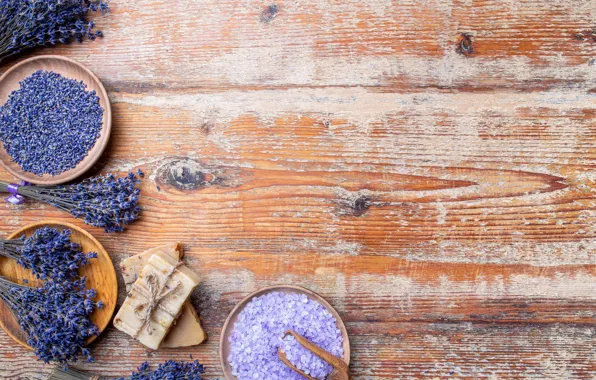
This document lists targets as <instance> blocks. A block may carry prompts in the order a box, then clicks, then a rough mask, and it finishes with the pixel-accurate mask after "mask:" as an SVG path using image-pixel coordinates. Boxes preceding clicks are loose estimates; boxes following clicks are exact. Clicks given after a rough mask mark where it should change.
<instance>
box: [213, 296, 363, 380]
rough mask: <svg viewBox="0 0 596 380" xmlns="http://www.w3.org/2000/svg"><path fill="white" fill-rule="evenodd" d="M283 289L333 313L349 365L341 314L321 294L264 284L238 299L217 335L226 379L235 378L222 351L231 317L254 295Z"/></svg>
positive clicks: (346, 331)
mask: <svg viewBox="0 0 596 380" xmlns="http://www.w3.org/2000/svg"><path fill="white" fill-rule="evenodd" d="M284 290H292V291H295V292H298V293H302V294H306V296H307V297H309V298H311V299H314V300H316V301H317V302H319V303H320V304H321V305H323V306H324V307H325V308H326V309H327V310H328V311H329V312H330V313H331V315H333V316H334V317H335V319H336V320H337V327H338V328H339V331H341V334H342V337H343V339H344V342H343V348H344V357H343V360H344V361H345V362H346V364H348V365H350V356H351V350H350V337H349V335H348V330H347V329H346V326H345V324H344V321H343V320H342V319H341V316H340V315H339V313H338V312H337V310H335V308H334V307H333V306H332V305H331V304H330V303H329V302H327V300H326V299H325V298H323V297H322V296H321V295H319V294H318V293H316V292H314V291H312V290H310V289H307V288H305V287H302V286H298V285H271V286H266V287H264V288H261V289H259V290H257V291H254V292H252V293H250V294H249V295H247V296H246V297H244V298H243V299H242V300H240V302H238V303H237V304H236V306H234V308H233V309H232V311H231V312H230V314H229V315H228V317H227V318H226V321H225V323H224V325H223V328H222V330H221V334H220V337H219V361H220V365H221V369H222V371H223V373H224V376H225V378H226V379H227V380H235V379H236V377H235V376H233V375H232V374H231V373H228V371H226V363H228V360H227V358H225V357H224V352H223V350H224V342H225V340H226V339H227V338H228V336H226V335H227V334H226V332H227V331H228V329H229V328H230V326H229V325H230V323H231V322H232V319H234V317H236V316H238V315H239V314H240V312H241V311H242V309H244V307H245V306H246V305H247V304H248V302H249V301H250V300H252V299H253V298H254V297H257V296H261V295H264V294H266V293H270V292H273V291H284Z"/></svg>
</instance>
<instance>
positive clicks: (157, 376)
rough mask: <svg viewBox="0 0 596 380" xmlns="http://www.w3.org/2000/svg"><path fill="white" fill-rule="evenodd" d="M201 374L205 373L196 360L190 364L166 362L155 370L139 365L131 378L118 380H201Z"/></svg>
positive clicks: (147, 364)
mask: <svg viewBox="0 0 596 380" xmlns="http://www.w3.org/2000/svg"><path fill="white" fill-rule="evenodd" d="M203 373H205V369H204V367H203V365H202V364H200V363H199V361H198V360H195V361H192V362H184V361H174V360H168V361H167V362H165V363H163V364H160V365H159V366H158V367H157V369H155V370H150V369H149V363H147V362H145V363H143V364H141V366H140V367H139V368H138V369H137V372H133V373H132V376H131V377H128V378H126V379H125V378H120V379H119V380H167V379H172V380H175V379H186V380H201V374H203Z"/></svg>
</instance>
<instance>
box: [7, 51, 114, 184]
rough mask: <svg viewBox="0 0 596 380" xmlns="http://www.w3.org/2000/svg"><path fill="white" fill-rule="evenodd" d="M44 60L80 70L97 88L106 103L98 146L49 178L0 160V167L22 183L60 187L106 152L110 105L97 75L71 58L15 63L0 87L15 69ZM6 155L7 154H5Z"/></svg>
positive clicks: (58, 56)
mask: <svg viewBox="0 0 596 380" xmlns="http://www.w3.org/2000/svg"><path fill="white" fill-rule="evenodd" d="M44 59H47V60H59V61H64V62H67V63H69V64H71V65H74V66H77V67H79V68H81V69H82V70H83V71H85V72H86V73H87V74H88V75H89V77H90V78H91V79H92V80H93V81H94V82H95V84H96V86H97V87H98V91H97V93H98V94H97V95H98V96H99V97H100V99H101V98H103V99H105V103H106V104H105V107H104V109H103V112H104V117H103V118H102V126H101V131H100V137H98V138H97V141H96V144H97V143H99V145H97V147H96V146H95V145H93V147H92V148H91V150H89V152H88V156H86V157H85V158H83V160H81V162H79V163H78V164H77V166H75V167H74V168H72V169H70V170H68V171H66V172H64V173H60V174H58V175H56V176H50V175H47V174H46V175H43V176H38V175H36V174H33V173H30V172H27V171H24V170H22V169H20V168H19V169H18V170H17V169H14V168H12V167H11V165H10V164H9V163H7V162H4V160H2V159H0V165H1V166H2V167H3V168H4V169H6V170H7V171H8V172H9V173H10V174H12V175H14V176H15V177H17V178H19V179H21V180H23V181H27V182H31V183H34V184H36V185H45V186H51V185H60V184H63V183H66V182H70V181H72V180H74V179H75V178H77V177H79V176H81V175H83V174H84V173H86V172H87V171H88V170H89V169H91V168H92V167H93V165H95V164H96V163H97V161H98V160H99V159H100V158H101V156H102V155H103V153H104V151H105V150H106V148H107V146H108V142H109V141H110V135H111V134H112V105H111V104H110V98H109V97H108V92H107V91H106V89H105V87H104V85H103V83H102V82H101V81H100V80H99V78H98V77H97V75H95V74H94V73H93V72H92V71H91V70H90V69H89V68H88V67H87V66H85V65H83V64H82V63H80V62H78V61H75V60H74V59H72V58H68V57H65V56H62V55H52V54H46V55H38V56H35V57H31V58H28V59H25V60H23V61H21V62H19V63H17V64H16V65H14V66H12V67H10V68H9V69H8V70H7V71H6V72H5V73H4V74H2V76H0V86H2V82H3V81H4V80H5V79H6V78H7V77H8V76H9V75H11V74H12V73H13V72H14V71H16V70H17V69H19V68H21V67H23V66H25V65H29V64H31V62H35V61H39V60H44ZM69 79H76V78H69ZM104 118H105V122H103V119H104ZM102 134H105V138H102V136H101V135H102ZM0 149H1V150H4V145H3V144H2V141H0ZM93 150H95V151H94V152H93V156H89V155H90V153H91V151H93ZM4 151H5V150H4ZM7 155H8V153H7ZM86 158H88V160H86ZM83 163H84V164H83Z"/></svg>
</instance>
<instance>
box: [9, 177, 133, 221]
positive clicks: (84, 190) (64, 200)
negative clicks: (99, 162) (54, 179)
mask: <svg viewBox="0 0 596 380" xmlns="http://www.w3.org/2000/svg"><path fill="white" fill-rule="evenodd" d="M140 182H141V181H140V180H139V178H138V177H137V176H136V175H135V174H134V173H133V172H130V173H128V175H127V176H125V177H120V178H117V177H116V176H114V175H113V174H107V175H104V176H101V175H99V176H96V177H91V178H87V179H85V180H83V181H81V182H79V183H73V184H70V185H63V186H19V187H18V193H19V194H20V195H22V196H24V197H26V198H30V199H35V200H37V201H41V202H46V203H49V204H51V205H52V206H54V207H56V208H58V209H60V210H62V211H66V212H68V213H70V214H72V215H73V216H74V217H75V218H80V219H83V220H84V221H85V223H87V224H89V225H92V226H96V227H102V228H103V229H104V230H105V231H106V232H122V231H124V227H125V226H126V225H128V224H130V223H132V222H133V221H135V220H136V219H137V218H138V217H139V212H140V211H141V209H140V207H139V206H138V205H137V203H138V201H139V194H140V193H141V190H140V189H139V188H137V185H138V184H139V183H140ZM2 185H4V186H6V185H7V184H6V183H4V182H2V181H0V188H1V187H2Z"/></svg>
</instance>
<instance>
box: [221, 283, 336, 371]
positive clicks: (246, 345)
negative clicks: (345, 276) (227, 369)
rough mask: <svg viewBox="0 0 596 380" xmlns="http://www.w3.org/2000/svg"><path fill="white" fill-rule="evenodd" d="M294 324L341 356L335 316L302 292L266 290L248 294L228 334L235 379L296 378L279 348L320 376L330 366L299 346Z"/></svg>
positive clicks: (296, 329) (310, 338)
mask: <svg viewBox="0 0 596 380" xmlns="http://www.w3.org/2000/svg"><path fill="white" fill-rule="evenodd" d="M287 330H294V331H296V332H297V333H298V334H300V335H302V336H304V337H305V338H306V339H308V340H310V341H311V342H313V343H315V344H316V345H318V346H320V347H321V348H323V349H324V350H326V351H327V352H330V353H332V354H333V355H335V356H337V357H343V353H344V352H343V346H342V345H343V337H342V335H341V331H340V330H339V328H338V327H337V321H336V320H335V317H333V315H331V313H329V311H328V310H327V309H326V308H325V307H324V306H323V305H321V304H320V303H318V302H316V301H313V300H311V299H309V298H308V297H307V296H306V295H304V294H296V293H290V294H286V293H281V292H272V293H268V294H265V295H262V296H259V297H255V298H254V299H253V300H251V301H250V302H249V303H248V304H247V305H246V307H245V308H244V310H242V312H241V313H240V314H239V316H238V321H237V322H236V324H235V325H234V330H233V331H232V334H231V336H230V343H231V344H230V355H229V357H228V360H229V362H230V364H231V366H232V370H233V374H234V375H235V376H236V377H237V378H238V379H239V380H248V379H250V380H254V379H267V380H275V379H279V380H292V379H295V380H302V379H303V377H302V376H301V375H299V374H298V373H296V372H294V371H292V370H291V369H290V368H288V367H287V366H286V365H285V364H284V363H283V362H282V361H281V360H280V359H279V358H278V356H277V349H278V348H280V347H281V349H282V350H283V351H284V352H285V354H286V356H287V357H288V359H289V360H290V362H291V363H292V364H294V365H295V366H296V367H298V368H299V369H301V370H302V371H304V372H305V373H307V374H309V375H310V376H312V377H314V378H317V379H324V378H325V377H326V376H327V375H329V373H331V371H332V370H333V368H332V367H331V366H330V365H329V364H328V363H326V362H325V361H323V360H322V359H320V358H319V357H317V356H316V355H315V354H313V353H311V352H310V351H308V350H306V349H305V348H304V347H302V346H301V345H300V344H298V342H297V341H296V340H295V339H294V338H293V337H286V338H285V339H284V338H283V337H284V334H285V332H286V331H287Z"/></svg>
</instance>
